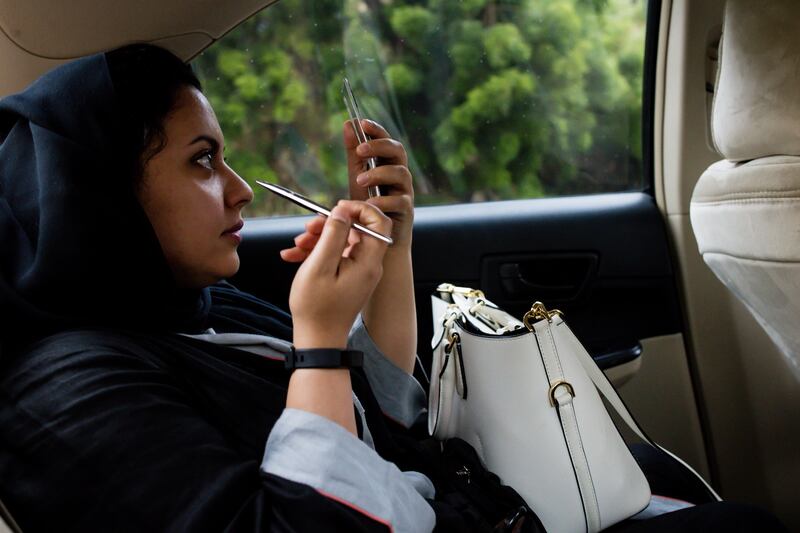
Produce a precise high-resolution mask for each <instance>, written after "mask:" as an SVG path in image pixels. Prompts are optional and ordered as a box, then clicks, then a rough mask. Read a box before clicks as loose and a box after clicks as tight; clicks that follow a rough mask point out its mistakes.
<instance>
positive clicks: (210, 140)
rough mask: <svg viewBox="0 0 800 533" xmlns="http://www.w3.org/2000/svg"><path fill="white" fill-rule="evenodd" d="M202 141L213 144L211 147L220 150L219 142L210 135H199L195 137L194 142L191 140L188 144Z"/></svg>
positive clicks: (223, 149)
mask: <svg viewBox="0 0 800 533" xmlns="http://www.w3.org/2000/svg"><path fill="white" fill-rule="evenodd" d="M201 141H205V142H207V143H208V144H210V145H211V148H212V149H213V150H214V151H216V150H219V142H217V140H216V139H215V138H213V137H209V136H208V135H198V136H197V137H195V138H194V140H193V141H192V142H190V143H189V144H188V145H187V146H191V145H193V144H196V143H199V142H201ZM222 151H223V152H224V151H225V148H222Z"/></svg>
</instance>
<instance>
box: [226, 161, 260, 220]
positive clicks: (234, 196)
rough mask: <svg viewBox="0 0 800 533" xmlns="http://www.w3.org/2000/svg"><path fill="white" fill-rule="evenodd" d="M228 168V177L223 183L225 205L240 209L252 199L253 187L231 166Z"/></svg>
mask: <svg viewBox="0 0 800 533" xmlns="http://www.w3.org/2000/svg"><path fill="white" fill-rule="evenodd" d="M225 166H226V167H227V169H228V179H227V183H226V184H225V205H227V206H228V207H232V208H238V209H242V208H243V207H244V206H246V205H247V204H249V203H250V202H252V201H253V189H252V188H251V187H250V185H248V184H247V182H246V181H244V180H243V179H242V177H241V176H239V174H237V173H236V172H235V171H234V170H233V169H232V168H231V167H228V166H227V165H225Z"/></svg>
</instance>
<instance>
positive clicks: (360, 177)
mask: <svg viewBox="0 0 800 533" xmlns="http://www.w3.org/2000/svg"><path fill="white" fill-rule="evenodd" d="M366 182H367V175H366V174H359V175H358V176H356V183H358V184H359V185H364V184H365V183H366Z"/></svg>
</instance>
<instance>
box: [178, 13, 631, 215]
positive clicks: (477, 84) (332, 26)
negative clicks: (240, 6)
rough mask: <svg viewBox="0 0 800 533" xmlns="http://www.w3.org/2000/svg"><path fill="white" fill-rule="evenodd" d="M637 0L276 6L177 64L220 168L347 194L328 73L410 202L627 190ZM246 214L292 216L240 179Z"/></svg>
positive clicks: (320, 195) (330, 195)
mask: <svg viewBox="0 0 800 533" xmlns="http://www.w3.org/2000/svg"><path fill="white" fill-rule="evenodd" d="M645 7H646V6H645V0H505V1H489V0H417V1H396V0H282V1H280V2H278V3H276V4H273V5H272V6H270V7H268V8H266V9H265V10H263V11H262V12H261V13H259V14H257V15H255V16H253V17H252V18H251V19H249V20H248V21H246V22H245V23H243V24H242V25H241V26H239V27H237V28H236V29H235V30H233V31H232V32H231V33H229V34H228V35H227V36H225V37H224V38H223V39H221V40H220V41H219V42H217V43H216V44H214V45H213V46H212V47H210V48H209V49H208V50H206V51H205V52H204V53H203V54H201V55H200V56H198V57H197V58H196V59H195V61H194V63H193V65H194V67H195V69H196V70H197V72H198V75H199V76H200V78H201V81H202V82H203V84H204V89H205V91H206V94H207V95H208V97H209V99H210V101H211V103H212V105H213V106H214V108H215V110H216V112H217V115H218V118H219V121H220V124H221V126H222V129H223V132H224V133H225V136H226V143H227V150H226V156H227V157H228V162H229V164H230V165H231V166H232V167H233V168H234V169H235V170H236V171H237V172H239V174H240V175H241V176H243V177H244V178H245V179H247V180H248V181H250V182H251V183H253V182H254V180H256V179H266V180H268V181H273V182H276V183H280V184H281V185H284V186H286V187H289V188H291V189H294V190H297V191H299V192H301V193H303V194H306V195H307V196H310V197H311V198H313V199H315V200H317V201H318V202H321V203H325V204H332V203H333V202H334V201H335V200H336V199H338V198H344V197H346V196H347V172H346V167H345V157H344V149H343V146H342V127H343V124H344V121H345V120H346V118H347V112H346V108H345V106H344V102H343V100H342V93H341V87H342V79H343V77H345V76H346V77H348V78H349V80H350V83H351V84H352V85H353V89H354V92H355V93H356V96H357V98H358V99H359V103H360V105H361V109H362V112H363V113H364V115H366V116H367V117H368V118H372V119H374V120H376V121H378V122H380V123H381V124H383V125H384V126H385V127H386V128H387V129H388V130H389V131H390V132H391V134H392V135H393V136H394V137H395V138H397V139H400V140H401V141H402V142H403V143H404V144H405V146H406V149H407V151H408V153H409V159H410V164H409V166H410V168H411V171H412V174H413V176H414V187H415V191H416V195H417V198H416V203H417V205H430V204H441V203H458V202H476V201H484V200H500V199H512V198H536V197H544V196H558V195H569V194H588V193H600V192H610V191H624V190H636V189H642V186H643V183H642V161H641V158H642V148H641V93H642V64H643V55H644V28H645ZM254 190H255V193H256V199H255V201H254V205H253V206H252V208H251V209H250V211H249V213H250V215H256V216H260V215H271V214H287V213H296V212H299V211H298V209H297V208H293V206H292V204H290V203H289V202H286V201H285V200H281V199H279V198H277V197H274V196H273V195H272V194H271V193H270V192H269V191H267V190H265V189H262V188H261V187H258V186H255V187H254Z"/></svg>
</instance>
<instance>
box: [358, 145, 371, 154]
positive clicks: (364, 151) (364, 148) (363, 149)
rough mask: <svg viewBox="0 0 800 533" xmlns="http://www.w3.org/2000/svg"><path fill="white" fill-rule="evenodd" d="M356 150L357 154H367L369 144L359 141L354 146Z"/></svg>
mask: <svg viewBox="0 0 800 533" xmlns="http://www.w3.org/2000/svg"><path fill="white" fill-rule="evenodd" d="M356 152H358V154H359V155H367V154H368V153H369V146H368V145H367V143H361V144H359V145H358V147H357V148H356Z"/></svg>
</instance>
